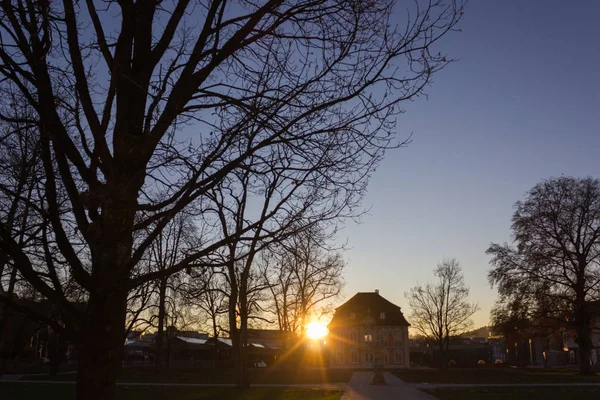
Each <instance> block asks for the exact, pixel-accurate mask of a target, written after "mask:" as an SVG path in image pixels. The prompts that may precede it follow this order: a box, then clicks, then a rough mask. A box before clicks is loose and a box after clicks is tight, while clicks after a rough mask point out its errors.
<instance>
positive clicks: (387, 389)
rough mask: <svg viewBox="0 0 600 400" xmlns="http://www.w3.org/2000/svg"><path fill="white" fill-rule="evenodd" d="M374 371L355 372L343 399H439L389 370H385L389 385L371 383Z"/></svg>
mask: <svg viewBox="0 0 600 400" xmlns="http://www.w3.org/2000/svg"><path fill="white" fill-rule="evenodd" d="M373 375H374V373H373V372H368V371H364V372H355V373H354V374H352V378H351V379H350V382H348V385H347V386H346V391H345V392H344V395H343V396H342V400H437V398H436V397H433V396H431V395H428V394H427V393H425V392H422V391H420V390H418V389H416V388H415V387H413V385H409V384H407V383H405V382H404V381H402V380H400V379H399V378H397V377H395V376H394V375H392V374H390V373H389V372H384V376H385V381H386V382H387V385H371V382H372V381H373Z"/></svg>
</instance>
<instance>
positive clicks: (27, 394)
mask: <svg viewBox="0 0 600 400" xmlns="http://www.w3.org/2000/svg"><path fill="white" fill-rule="evenodd" d="M341 396H342V392H341V391H332V390H317V389H298V388H269V387H260V388H258V387H257V388H250V389H248V390H246V391H245V392H241V391H239V390H237V389H235V388H229V387H195V388H178V387H156V386H154V387H147V388H143V387H117V399H119V400H165V399H169V400H213V399H214V400H217V399H230V400H339V398H340V397H341ZM0 399H11V400H30V399H44V400H70V399H75V385H47V384H35V383H33V384H32V383H27V384H22V383H0Z"/></svg>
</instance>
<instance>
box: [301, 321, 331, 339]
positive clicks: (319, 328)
mask: <svg viewBox="0 0 600 400" xmlns="http://www.w3.org/2000/svg"><path fill="white" fill-rule="evenodd" d="M326 335H327V327H326V326H325V325H323V324H322V323H321V322H318V321H313V322H311V323H310V324H308V325H306V336H308V338H309V339H321V338H323V337H325V336H326Z"/></svg>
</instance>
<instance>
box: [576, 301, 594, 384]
mask: <svg viewBox="0 0 600 400" xmlns="http://www.w3.org/2000/svg"><path fill="white" fill-rule="evenodd" d="M575 326H576V333H577V341H578V346H579V374H580V375H590V374H591V373H592V366H591V365H590V361H591V360H590V352H591V350H592V338H591V319H590V315H589V312H588V309H587V304H586V303H585V302H582V303H581V304H579V305H578V306H577V310H576V317H575Z"/></svg>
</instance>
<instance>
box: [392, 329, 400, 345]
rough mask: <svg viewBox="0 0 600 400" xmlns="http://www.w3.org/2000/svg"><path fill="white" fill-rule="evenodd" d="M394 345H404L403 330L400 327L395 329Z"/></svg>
mask: <svg viewBox="0 0 600 400" xmlns="http://www.w3.org/2000/svg"><path fill="white" fill-rule="evenodd" d="M394 347H396V348H400V347H402V331H401V330H400V329H396V330H395V331H394Z"/></svg>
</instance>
